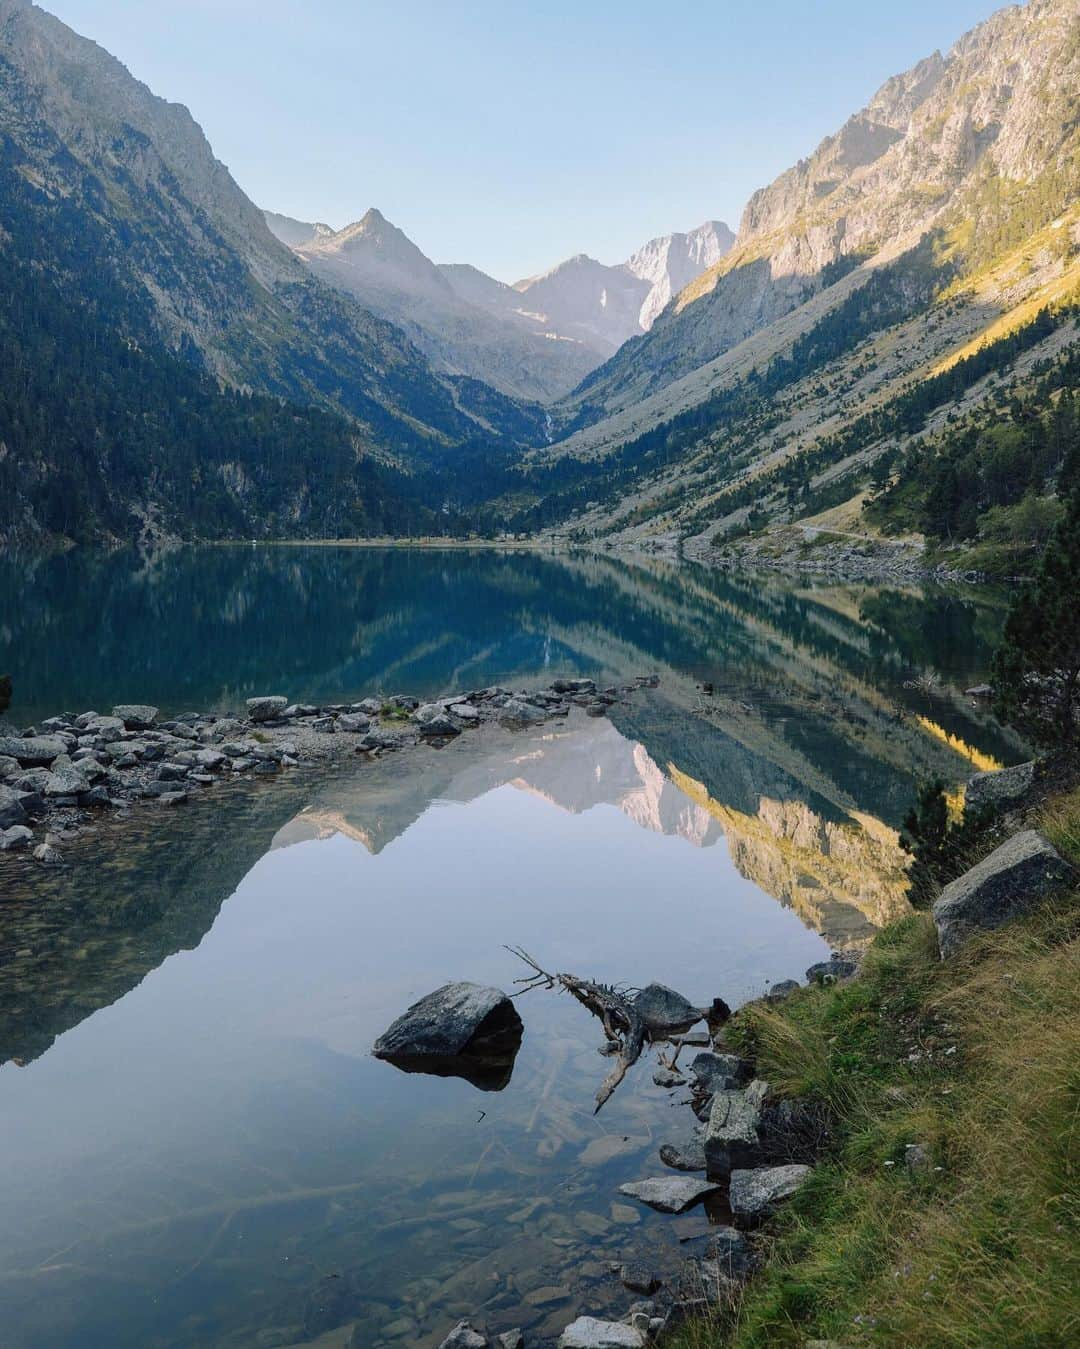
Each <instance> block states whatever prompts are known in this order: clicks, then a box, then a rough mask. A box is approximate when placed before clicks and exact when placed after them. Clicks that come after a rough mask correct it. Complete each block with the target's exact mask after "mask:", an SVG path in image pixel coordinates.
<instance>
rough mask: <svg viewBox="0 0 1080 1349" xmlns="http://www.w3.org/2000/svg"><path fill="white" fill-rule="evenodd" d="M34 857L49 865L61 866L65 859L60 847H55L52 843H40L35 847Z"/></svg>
mask: <svg viewBox="0 0 1080 1349" xmlns="http://www.w3.org/2000/svg"><path fill="white" fill-rule="evenodd" d="M34 857H35V858H36V859H37V860H38V861H39V862H43V863H44V864H45V866H47V867H56V866H59V865H60V864H61V863H62V862H63V860H64V858H63V856H62V854H61V852H60V850H59V848H54V847H53V845H52V844H51V843H39V844H38V846H37V847H36V848H35V849H34Z"/></svg>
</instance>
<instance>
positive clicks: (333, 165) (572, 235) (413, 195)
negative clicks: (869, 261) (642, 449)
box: [43, 0, 995, 281]
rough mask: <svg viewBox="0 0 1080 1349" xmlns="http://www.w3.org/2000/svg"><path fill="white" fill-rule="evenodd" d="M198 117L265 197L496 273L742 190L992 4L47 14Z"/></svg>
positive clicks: (177, 1)
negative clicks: (387, 229) (396, 228)
mask: <svg viewBox="0 0 1080 1349" xmlns="http://www.w3.org/2000/svg"><path fill="white" fill-rule="evenodd" d="M43 7H44V8H46V9H49V10H51V11H52V12H53V13H55V14H57V15H58V16H59V17H60V18H62V19H63V20H64V21H65V22H67V23H69V24H71V26H72V27H74V28H76V29H77V30H78V31H79V32H82V33H84V34H85V35H87V36H88V37H92V38H94V39H96V40H97V41H98V42H100V43H101V44H102V45H103V46H105V47H107V48H108V49H109V50H110V51H112V52H113V53H114V54H115V55H117V56H119V57H120V58H121V60H123V61H124V62H125V64H126V65H128V66H129V67H130V69H131V70H132V71H133V72H134V74H136V75H137V76H138V77H139V78H140V79H142V80H144V81H146V83H147V84H149V85H150V86H151V88H152V89H153V90H154V91H155V92H156V93H158V94H161V95H162V96H163V97H166V98H170V99H173V100H176V101H178V102H181V103H185V104H187V106H188V107H189V108H190V109H191V111H192V112H193V113H194V115H195V117H196V119H197V120H198V121H199V122H200V124H201V125H202V127H203V129H204V130H205V131H206V133H207V135H208V136H209V138H210V141H211V144H212V145H213V147H214V150H215V151H216V153H217V155H218V157H219V158H220V159H222V160H223V161H224V162H225V163H226V164H227V165H228V166H229V168H230V169H231V170H232V172H233V174H234V176H235V177H236V178H237V180H238V181H239V182H240V185H241V186H242V187H243V188H244V189H245V191H246V192H247V193H248V194H249V195H250V196H251V197H253V198H254V199H255V200H256V201H257V202H258V203H259V204H260V205H261V206H266V207H270V208H272V209H274V210H278V211H283V212H285V213H286V214H289V215H295V216H299V217H301V218H302V219H306V220H311V219H319V220H325V221H327V222H328V223H330V224H332V225H334V226H336V227H340V226H342V225H345V224H347V223H348V222H349V221H351V220H355V219H356V218H357V217H359V216H360V215H362V214H363V212H364V211H365V210H366V209H367V207H368V206H378V207H379V209H380V210H381V211H382V212H383V213H384V214H385V215H386V216H388V217H389V218H390V219H391V220H393V221H394V223H395V224H398V225H400V226H401V227H402V228H403V229H404V230H405V231H406V233H408V234H409V235H410V236H411V237H412V238H413V239H414V240H415V241H416V243H418V244H419V245H420V247H421V248H422V249H423V250H424V251H425V252H426V253H427V254H428V255H429V256H431V257H433V258H434V259H435V261H437V262H472V263H475V264H476V265H477V266H479V267H482V268H484V270H485V271H488V272H491V273H492V274H493V275H495V276H498V277H500V278H502V279H503V280H507V281H512V280H516V279H517V278H518V277H520V276H524V275H528V274H531V273H533V272H537V271H542V270H545V269H546V268H547V267H549V266H551V265H552V264H553V263H555V262H557V261H559V260H560V259H561V258H563V257H566V256H568V255H570V254H573V253H581V252H585V253H590V254H592V255H593V256H594V257H599V258H601V259H602V260H603V261H605V262H617V261H620V260H621V259H622V258H623V257H625V256H626V255H627V254H629V253H630V252H631V251H633V249H634V248H635V247H637V246H638V245H639V244H640V243H642V242H644V241H645V240H646V239H647V238H649V237H651V236H652V235H656V234H665V233H668V232H670V231H672V230H677V229H690V228H692V227H693V226H694V225H696V224H699V223H700V222H701V221H702V220H705V219H708V218H713V219H721V220H727V221H728V222H729V223H730V224H731V226H732V228H735V227H737V225H738V217H739V214H740V212H741V210H742V207H743V205H744V203H745V201H746V199H747V197H748V196H749V195H750V193H751V192H752V191H753V190H754V188H756V187H760V186H762V185H764V184H765V183H767V182H769V181H770V180H771V179H772V178H773V177H775V176H776V174H777V173H779V172H780V171H781V170H783V169H785V168H787V167H788V166H789V165H790V164H792V163H794V162H795V161H796V160H797V159H799V158H800V157H802V156H804V155H806V154H808V153H809V152H810V151H811V150H812V149H813V148H814V146H815V145H816V144H817V142H818V141H819V140H820V139H821V138H822V136H825V135H828V134H829V133H830V132H832V131H835V130H836V129H837V128H838V127H839V126H840V125H841V124H842V122H843V121H844V120H845V119H846V118H847V117H848V116H849V115H850V114H851V113H852V112H854V111H856V110H857V109H858V108H859V107H861V106H862V105H863V104H864V103H865V102H866V100H867V99H868V98H869V96H870V95H871V94H872V93H873V92H874V90H875V89H876V88H877V87H878V85H880V84H881V83H882V81H883V80H885V79H886V78H887V77H888V76H889V75H893V74H896V73H897V72H899V71H902V70H905V69H906V68H907V67H909V66H910V65H912V64H914V62H915V61H917V60H918V59H919V58H921V57H923V56H926V55H928V54H929V53H930V52H932V51H933V50H934V49H935V48H938V47H940V48H942V49H945V48H947V47H948V46H949V45H950V44H951V43H952V42H953V41H955V39H956V38H957V37H959V36H960V34H961V33H963V32H965V31H966V30H967V29H968V28H970V27H972V26H973V25H974V24H975V23H977V22H978V21H979V20H980V19H983V18H985V17H986V16H987V15H988V14H989V13H990V12H991V11H992V10H993V8H995V6H994V4H993V0H944V3H943V0H904V3H902V4H889V5H884V4H879V3H872V2H869V0H816V3H810V2H808V0H753V3H749V2H748V0H740V2H738V3H736V0H711V3H705V2H703V0H696V2H695V3H692V4H687V3H683V4H672V3H671V0H667V3H659V2H658V0H649V2H648V3H646V0H547V2H546V3H522V2H521V0H503V3H495V2H493V0H470V2H469V3H455V0H442V3H440V2H439V0H150V3H148V2H147V0H46V2H45V4H44V6H43Z"/></svg>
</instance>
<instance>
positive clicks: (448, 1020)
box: [372, 982, 523, 1091]
mask: <svg viewBox="0 0 1080 1349" xmlns="http://www.w3.org/2000/svg"><path fill="white" fill-rule="evenodd" d="M522 1031H523V1027H522V1024H521V1018H520V1017H519V1016H518V1013H517V1008H516V1007H515V1006H514V1004H513V1003H512V1002H511V1001H510V999H509V998H508V997H507V996H506V994H505V993H503V992H502V991H501V990H500V989H498V988H486V987H484V986H483V985H481V984H471V983H466V982H459V983H452V984H444V985H443V987H442V988H438V989H436V990H435V992H434V993H429V994H428V995H427V997H425V998H421V999H420V1001H419V1002H416V1003H413V1005H412V1006H411V1007H410V1008H409V1009H408V1011H407V1012H405V1013H404V1014H403V1015H402V1016H399V1017H398V1019H397V1020H396V1021H395V1022H394V1024H393V1025H392V1026H391V1027H390V1028H389V1030H387V1031H386V1032H385V1033H384V1034H383V1035H381V1036H380V1037H379V1039H378V1040H376V1042H375V1046H374V1049H373V1050H372V1052H373V1053H374V1055H375V1057H376V1058H378V1059H385V1060H386V1061H387V1062H389V1063H392V1064H394V1066H395V1067H397V1068H401V1069H402V1070H403V1071H405V1072H416V1073H433V1074H435V1075H437V1076H441V1077H463V1078H465V1079H466V1080H467V1081H469V1082H472V1083H473V1085H474V1086H477V1087H480V1088H482V1089H483V1090H485V1091H501V1090H502V1088H503V1087H505V1086H506V1084H507V1083H508V1082H509V1081H510V1074H511V1073H512V1072H513V1067H514V1059H515V1057H516V1055H517V1052H518V1049H519V1048H520V1047H521V1036H522Z"/></svg>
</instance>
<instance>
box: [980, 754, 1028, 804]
mask: <svg viewBox="0 0 1080 1349" xmlns="http://www.w3.org/2000/svg"><path fill="white" fill-rule="evenodd" d="M1034 780H1035V762H1034V760H1032V761H1031V763H1021V764H1017V765H1016V767H1015V768H1001V769H998V771H997V772H994V773H976V774H975V776H974V777H973V778H971V779H970V781H969V782H968V784H967V787H966V788H965V789H964V806H965V808H966V809H967V810H985V809H987V808H988V807H991V808H993V809H994V810H1000V809H1001V807H1002V806H1009V805H1012V803H1013V802H1014V801H1019V800H1020V799H1021V798H1022V797H1024V796H1026V795H1027V793H1028V792H1029V791H1030V790H1031V784H1032V783H1033V782H1034Z"/></svg>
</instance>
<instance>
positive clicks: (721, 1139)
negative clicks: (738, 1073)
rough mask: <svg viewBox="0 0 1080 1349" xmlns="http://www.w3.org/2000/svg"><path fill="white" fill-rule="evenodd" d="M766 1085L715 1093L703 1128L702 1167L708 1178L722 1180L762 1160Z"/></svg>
mask: <svg viewBox="0 0 1080 1349" xmlns="http://www.w3.org/2000/svg"><path fill="white" fill-rule="evenodd" d="M768 1091H769V1084H768V1083H767V1082H761V1081H754V1082H751V1083H750V1085H749V1086H748V1087H747V1088H745V1090H742V1091H739V1090H734V1091H718V1092H717V1093H716V1095H715V1096H714V1097H713V1100H712V1107H711V1109H710V1111H709V1120H708V1123H707V1124H706V1126H705V1164H706V1169H707V1171H708V1174H709V1176H710V1177H713V1178H714V1179H723V1178H724V1177H725V1176H728V1175H730V1174H731V1172H732V1171H733V1170H735V1169H736V1168H737V1167H745V1166H753V1164H754V1163H755V1162H757V1161H760V1160H761V1136H760V1133H759V1130H760V1127H761V1116H762V1108H763V1106H764V1104H765V1097H766V1096H767V1094H768Z"/></svg>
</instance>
